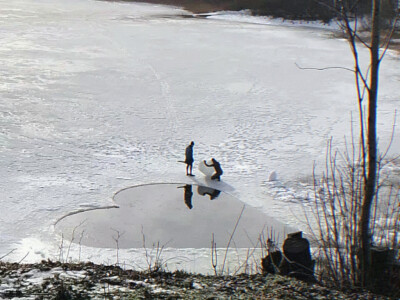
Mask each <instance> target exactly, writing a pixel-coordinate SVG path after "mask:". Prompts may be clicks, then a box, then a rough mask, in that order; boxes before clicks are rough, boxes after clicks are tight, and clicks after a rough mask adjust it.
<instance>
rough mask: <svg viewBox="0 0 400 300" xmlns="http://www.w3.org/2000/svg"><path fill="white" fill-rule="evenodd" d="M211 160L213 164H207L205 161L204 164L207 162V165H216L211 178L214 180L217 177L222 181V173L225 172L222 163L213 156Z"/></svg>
mask: <svg viewBox="0 0 400 300" xmlns="http://www.w3.org/2000/svg"><path fill="white" fill-rule="evenodd" d="M211 161H212V164H211V165H209V164H207V162H206V161H204V164H205V165H206V166H207V167H214V170H215V174H213V175H212V176H211V179H212V180H214V179H216V180H218V181H221V175H222V174H223V173H224V172H223V171H222V168H221V165H220V163H219V162H218V161H217V160H216V159H215V158H212V159H211Z"/></svg>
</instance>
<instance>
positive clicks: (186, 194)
mask: <svg viewBox="0 0 400 300" xmlns="http://www.w3.org/2000/svg"><path fill="white" fill-rule="evenodd" d="M178 188H183V199H184V201H185V204H186V206H187V207H188V208H189V209H192V208H193V204H192V197H193V191H192V185H191V184H185V185H183V186H179V187H178ZM197 193H198V194H199V195H201V196H205V195H208V196H210V200H214V199H215V198H217V197H218V196H219V194H220V193H221V191H219V190H216V189H213V188H209V187H205V186H199V187H198V188H197Z"/></svg>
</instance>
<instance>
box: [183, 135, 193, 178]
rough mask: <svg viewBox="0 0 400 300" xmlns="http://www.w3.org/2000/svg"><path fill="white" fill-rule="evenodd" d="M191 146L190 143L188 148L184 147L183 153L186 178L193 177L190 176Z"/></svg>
mask: <svg viewBox="0 0 400 300" xmlns="http://www.w3.org/2000/svg"><path fill="white" fill-rule="evenodd" d="M193 146H194V142H193V141H192V142H191V143H190V145H189V146H187V147H186V151H185V164H186V176H194V175H193V174H192V168H193V162H194V159H193Z"/></svg>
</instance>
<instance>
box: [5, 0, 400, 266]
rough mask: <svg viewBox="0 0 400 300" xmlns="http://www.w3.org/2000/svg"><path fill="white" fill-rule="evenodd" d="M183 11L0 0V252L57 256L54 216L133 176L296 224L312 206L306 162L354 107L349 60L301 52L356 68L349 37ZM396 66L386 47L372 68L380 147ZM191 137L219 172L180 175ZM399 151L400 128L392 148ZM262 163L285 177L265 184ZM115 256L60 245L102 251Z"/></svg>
mask: <svg viewBox="0 0 400 300" xmlns="http://www.w3.org/2000/svg"><path fill="white" fill-rule="evenodd" d="M182 14H187V12H184V11H182V10H179V9H174V8H169V7H164V6H160V5H142V4H133V3H120V2H102V1H89V0H70V1H61V0H51V1H50V0H35V1H34V0H15V1H6V0H0V38H1V44H0V78H1V80H0V99H1V101H0V114H1V118H0V125H1V127H0V128H1V132H0V188H1V190H2V196H1V198H0V201H1V203H0V204H1V215H0V225H1V226H0V255H3V254H6V253H8V252H9V251H10V250H12V249H16V250H14V251H13V252H12V253H11V254H10V255H8V256H7V259H9V260H14V261H19V260H21V259H22V258H23V257H25V256H26V258H25V260H24V261H38V260H41V259H43V258H52V259H54V258H59V257H60V256H61V254H60V250H59V249H60V244H61V243H62V242H63V241H62V240H61V239H60V238H58V237H57V235H56V234H55V232H54V228H53V224H54V223H55V222H56V221H57V220H58V219H59V218H60V217H62V216H64V215H66V214H68V213H70V212H74V211H77V210H81V209H85V208H102V207H107V206H113V205H114V203H113V201H112V197H113V195H114V194H115V193H116V192H117V191H119V190H121V189H123V188H126V187H129V186H134V185H138V184H149V183H174V182H182V183H195V184H200V185H206V186H210V187H212V188H217V189H220V190H222V191H224V192H229V193H231V194H232V195H233V196H235V197H237V198H239V199H240V200H241V201H243V202H244V203H246V204H247V205H249V206H253V207H256V208H258V209H259V210H260V211H261V212H263V213H266V214H268V215H270V216H273V217H275V218H277V219H279V220H281V221H282V222H284V223H288V224H292V225H296V226H299V227H301V226H302V224H301V221H300V219H299V218H298V210H299V206H298V204H300V203H303V205H307V199H308V193H309V192H311V191H310V189H309V185H308V183H309V182H310V177H311V174H312V169H313V163H314V162H316V163H317V171H318V167H319V166H323V164H324V158H325V147H326V142H327V140H328V139H329V138H330V137H334V141H335V145H337V146H338V147H342V146H343V136H345V135H346V136H349V134H350V120H351V113H352V114H353V118H354V119H356V117H357V105H356V101H355V89H354V78H353V74H352V73H351V72H347V71H345V70H342V69H334V70H327V71H315V70H302V69H300V68H298V67H297V66H296V64H297V65H299V66H301V67H318V68H323V67H330V66H335V67H347V68H351V67H352V66H353V61H352V56H351V52H350V50H349V47H348V45H347V43H346V42H345V41H344V40H340V39H334V38H332V36H331V35H330V31H324V30H321V29H312V28H304V27H287V26H277V25H276V24H274V26H271V25H268V24H267V23H268V22H266V23H265V24H252V23H249V20H248V19H246V22H242V21H239V22H238V21H237V20H235V18H232V19H231V20H227V19H226V20H222V19H221V18H219V19H216V18H182V17H180V15H182ZM257 23H260V21H259V19H257ZM367 54H368V53H367V52H366V51H360V53H359V55H360V57H361V59H365V58H367ZM363 66H364V67H365V63H364V64H363ZM399 70H400V66H399V57H398V56H397V55H396V54H395V53H390V55H388V56H387V57H386V59H385V60H384V61H383V64H382V66H381V77H380V90H379V93H380V100H379V115H378V134H379V142H380V145H381V147H382V148H384V147H385V146H386V145H387V144H388V141H389V138H390V136H391V130H392V125H393V121H392V120H393V112H394V109H395V108H396V107H399V101H400V100H399V99H400V91H399V89H398V86H399V80H400V71H399ZM396 122H397V123H398V121H396ZM192 140H193V141H195V143H196V146H195V148H194V155H195V160H198V159H201V158H203V157H209V156H210V155H211V156H212V157H215V158H216V159H217V160H218V161H220V162H221V166H222V168H223V170H224V175H223V177H222V178H223V182H221V183H214V182H209V181H206V180H205V179H204V177H203V176H202V175H201V174H200V172H195V173H196V175H197V176H196V177H195V178H194V179H193V180H194V181H192V179H190V178H187V177H186V176H185V166H184V165H183V164H181V163H177V161H178V160H182V159H183V157H184V149H185V147H186V145H187V144H188V143H189V142H190V141H192ZM399 148H400V142H399V140H398V138H397V135H396V138H395V140H394V143H393V147H392V152H394V153H398V152H399V151H398V150H399ZM272 171H275V172H276V173H277V174H278V175H279V178H278V179H279V180H278V181H274V182H268V177H269V174H271V172H272ZM293 213H294V214H293ZM140 251H141V250H137V249H136V250H135V249H131V250H130V252H129V251H128V252H127V253H126V254H127V256H128V257H129V255H134V254H135V253H139V252H140ZM168 251H170V252H169V253H170V256H172V257H176V256H179V255H181V254H182V255H184V256H185V257H191V256H192V255H193V256H195V257H196V259H193V260H192V263H193V264H202V263H204V262H206V261H207V256H209V251H208V250H204V253H202V252H201V251H200V252H195V251H194V250H193V251H192V250H190V249H189V250H187V251H184V252H180V250H179V251H175V252H174V250H173V249H171V250H168ZM177 253H178V254H177ZM115 254H116V253H115V251H114V250H111V249H110V250H102V252H101V251H100V250H99V249H94V248H93V249H82V252H80V250H79V251H78V250H76V251H74V250H73V249H71V251H70V253H69V255H70V256H71V255H75V257H74V259H77V258H78V257H79V258H80V257H81V255H82V258H83V256H85V259H92V260H96V259H97V260H100V261H105V260H106V259H109V260H110V262H115ZM138 255H139V254H138ZM199 257H202V258H201V259H200V258H199ZM208 262H209V261H208Z"/></svg>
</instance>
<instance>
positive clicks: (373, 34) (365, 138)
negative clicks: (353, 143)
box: [330, 0, 398, 287]
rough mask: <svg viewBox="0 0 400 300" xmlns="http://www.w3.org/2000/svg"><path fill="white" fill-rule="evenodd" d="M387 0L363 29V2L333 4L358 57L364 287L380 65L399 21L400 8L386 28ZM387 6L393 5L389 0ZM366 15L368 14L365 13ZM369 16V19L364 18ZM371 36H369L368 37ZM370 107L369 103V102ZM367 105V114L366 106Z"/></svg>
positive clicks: (379, 0)
mask: <svg viewBox="0 0 400 300" xmlns="http://www.w3.org/2000/svg"><path fill="white" fill-rule="evenodd" d="M384 1H385V0H370V2H371V9H370V15H369V16H368V14H367V15H366V16H367V17H368V18H369V20H370V22H371V26H370V27H369V28H368V29H361V28H360V23H359V21H360V19H361V15H360V11H361V8H362V7H361V5H362V4H364V5H365V1H361V0H332V5H331V6H330V8H331V9H333V10H334V11H335V12H336V14H337V16H338V22H339V25H340V26H341V28H342V29H343V32H344V33H345V35H346V37H347V38H348V41H349V44H350V48H351V51H352V54H353V57H354V74H355V82H356V89H357V95H358V105H359V118H360V144H361V167H362V172H363V174H362V175H363V177H362V178H363V193H362V194H361V197H360V204H361V215H360V217H359V224H358V227H359V230H358V235H359V236H358V238H359V239H360V245H361V248H360V249H358V260H359V266H360V271H361V272H360V273H361V282H360V283H361V285H362V286H365V287H366V286H368V285H369V281H370V277H371V275H372V274H371V244H372V238H373V236H372V230H371V228H370V225H371V213H372V207H373V203H374V201H378V200H377V195H376V190H377V184H378V178H377V168H378V162H379V158H380V154H379V151H378V145H377V124H376V121H377V107H378V86H379V67H380V63H381V61H382V59H383V57H384V55H385V53H386V50H387V49H388V47H389V44H390V41H391V39H392V36H393V33H394V31H395V29H396V23H397V20H398V7H395V6H392V7H391V9H392V10H391V14H389V17H388V16H386V18H389V20H385V21H386V23H385V25H386V26H385V27H384V26H382V25H383V17H382V4H383V2H384ZM386 2H387V3H389V4H390V2H389V1H388V0H386ZM362 13H363V14H364V13H365V11H363V12H362ZM364 16H365V15H364ZM366 33H367V34H366ZM359 46H362V47H366V48H367V49H368V50H369V54H370V55H369V65H368V68H367V69H366V70H363V69H362V67H361V62H360V58H359V55H358V47H359ZM364 100H366V101H367V103H365V101H364ZM365 105H366V110H364V106H365Z"/></svg>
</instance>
